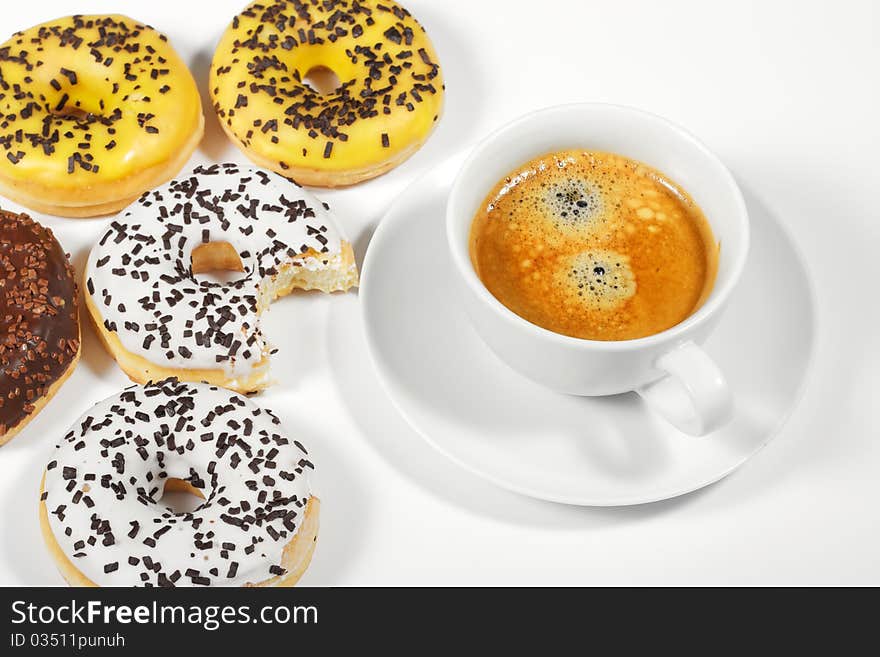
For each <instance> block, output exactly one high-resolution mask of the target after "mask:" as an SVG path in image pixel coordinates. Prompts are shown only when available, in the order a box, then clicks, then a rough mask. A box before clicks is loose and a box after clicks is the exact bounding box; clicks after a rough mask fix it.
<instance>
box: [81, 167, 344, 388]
mask: <svg viewBox="0 0 880 657" xmlns="http://www.w3.org/2000/svg"><path fill="white" fill-rule="evenodd" d="M213 269H227V270H233V271H237V272H238V275H237V276H235V279H234V280H231V281H218V280H212V279H210V278H206V277H204V276H202V275H201V274H203V273H204V272H205V271H209V270H213ZM84 278H85V288H86V295H85V299H86V306H87V307H88V308H89V311H90V313H91V315H92V318H93V319H94V321H95V325H96V326H97V328H98V332H99V334H100V335H101V337H102V339H103V341H104V344H105V345H106V347H107V348H108V350H109V351H110V353H111V354H112V355H113V356H114V357H115V358H116V360H117V362H118V363H119V365H120V366H121V367H122V369H123V370H124V371H125V372H126V373H127V374H128V375H129V376H130V377H131V378H132V379H133V380H134V381H137V382H138V383H145V382H147V381H155V380H158V379H162V378H166V377H171V376H175V377H177V378H179V379H181V380H184V381H205V382H208V383H212V384H215V385H220V386H224V387H227V388H230V389H232V390H236V391H238V392H253V391H256V390H261V389H263V388H265V387H266V386H267V385H269V383H270V378H269V353H270V351H271V347H270V345H269V344H268V342H267V341H266V339H265V338H264V336H263V334H262V332H261V330H260V322H259V316H260V313H261V312H262V311H263V310H264V309H265V308H266V307H267V306H268V305H269V303H271V302H272V301H273V300H274V299H276V298H278V297H280V296H283V295H285V294H288V293H290V292H291V291H292V290H294V289H305V290H311V289H318V290H322V291H324V292H333V291H338V290H347V289H349V288H351V287H353V286H355V285H357V282H358V273H357V268H356V266H355V261H354V253H353V251H352V248H351V245H350V244H349V243H348V242H346V241H345V240H344V238H343V237H342V235H341V234H340V231H339V229H338V227H337V225H336V222H335V220H334V218H333V216H332V215H331V214H330V212H329V209H328V206H327V205H326V204H323V203H321V202H320V201H318V200H317V199H316V198H315V197H314V196H312V195H311V194H310V193H309V192H307V191H305V190H304V189H302V188H300V187H298V186H297V185H296V184H294V183H292V182H291V181H289V180H287V179H286V178H283V177H281V176H279V175H277V174H275V173H272V172H268V171H263V170H260V169H255V168H250V167H239V166H238V165H235V164H222V165H213V166H209V167H197V168H196V169H194V170H193V171H192V172H191V173H190V174H188V175H183V176H181V177H178V178H177V179H175V180H172V181H171V182H170V183H168V184H166V185H163V186H162V187H159V188H158V189H155V190H153V191H151V192H147V193H146V194H144V195H143V196H142V197H141V198H140V199H138V200H137V201H136V202H135V203H133V204H132V205H131V206H130V207H129V208H128V209H127V210H126V211H125V212H123V213H122V214H121V215H119V216H118V217H117V218H116V219H115V220H114V221H112V222H111V223H110V227H109V229H108V230H107V232H106V233H105V234H104V235H103V237H102V238H101V239H100V241H99V242H98V243H97V244H96V245H95V246H94V247H93V249H92V251H91V253H90V255H89V259H88V263H87V266H86V271H85V274H84Z"/></svg>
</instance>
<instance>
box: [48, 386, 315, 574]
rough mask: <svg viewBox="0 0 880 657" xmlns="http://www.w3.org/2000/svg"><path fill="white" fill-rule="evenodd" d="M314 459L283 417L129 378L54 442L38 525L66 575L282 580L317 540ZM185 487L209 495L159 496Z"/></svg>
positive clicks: (209, 393)
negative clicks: (188, 507) (180, 506)
mask: <svg viewBox="0 0 880 657" xmlns="http://www.w3.org/2000/svg"><path fill="white" fill-rule="evenodd" d="M313 469H314V466H313V464H312V462H311V461H310V460H309V456H308V453H307V452H306V449H305V447H303V445H302V444H300V443H299V442H298V441H296V440H293V439H291V438H289V437H288V436H287V435H286V434H285V433H284V431H283V429H282V428H281V426H280V421H279V420H278V418H277V417H276V416H275V415H274V414H272V412H271V411H269V410H267V409H264V408H260V407H259V406H257V405H256V404H254V403H253V402H252V401H250V400H248V399H246V398H245V397H243V396H241V395H239V394H236V393H234V392H231V391H229V390H224V389H222V388H217V387H216V386H209V385H207V384H201V383H200V384H193V383H182V382H179V381H177V380H176V379H167V380H164V381H160V382H157V383H151V384H148V385H146V386H139V385H136V386H132V387H129V388H127V389H126V390H124V391H123V392H121V393H119V394H117V395H114V396H113V397H110V398H108V399H106V400H104V401H103V402H100V403H99V404H96V405H95V406H94V407H93V408H92V409H91V410H89V411H88V412H87V413H85V414H84V415H83V416H82V417H80V418H79V420H77V422H76V424H75V425H74V426H73V427H72V428H71V430H70V431H69V432H68V433H67V435H65V436H64V438H63V439H62V440H61V442H60V443H58V445H57V446H56V448H55V452H54V454H53V455H52V460H51V461H50V462H49V464H48V465H47V466H46V471H45V474H44V477H43V487H42V491H41V496H40V525H41V527H42V530H43V537H44V539H45V541H46V544H47V546H48V548H49V550H50V552H51V554H52V556H53V558H54V560H55V562H56V564H57V565H58V567H59V569H60V570H61V572H62V575H63V576H64V577H65V579H66V580H67V581H68V583H70V584H71V585H75V586H162V587H174V586H252V585H256V586H291V585H293V584H294V583H295V582H296V580H298V579H299V577H300V576H301V575H302V573H303V572H304V571H305V569H306V568H307V567H308V564H309V561H310V560H311V556H312V552H313V550H314V545H315V541H316V540H317V531H318V512H319V503H318V500H317V498H316V497H313V496H312V495H311V494H310V484H309V474H310V472H311V471H312V470H313ZM180 489H185V490H188V491H189V492H191V493H193V494H195V495H198V496H200V497H202V498H204V501H203V502H202V503H201V504H200V505H199V506H198V507H197V508H196V509H194V510H193V511H191V512H175V511H174V510H173V509H171V508H170V507H167V506H166V505H164V504H163V503H162V496H163V493H164V492H165V491H167V490H180Z"/></svg>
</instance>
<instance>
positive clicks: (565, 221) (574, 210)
mask: <svg viewBox="0 0 880 657" xmlns="http://www.w3.org/2000/svg"><path fill="white" fill-rule="evenodd" d="M545 190H546V191H545V193H544V205H545V208H546V210H547V212H548V213H549V215H550V217H551V218H552V219H553V221H554V222H555V223H557V224H561V225H567V226H572V225H579V224H586V223H587V222H592V221H596V220H598V219H599V218H600V217H601V216H602V196H601V193H600V191H599V189H598V188H597V187H595V186H594V185H593V184H591V183H590V182H589V181H587V180H584V179H583V178H582V177H576V176H566V177H565V178H562V179H561V180H558V181H554V182H552V183H550V184H548V185H547V186H546V188H545Z"/></svg>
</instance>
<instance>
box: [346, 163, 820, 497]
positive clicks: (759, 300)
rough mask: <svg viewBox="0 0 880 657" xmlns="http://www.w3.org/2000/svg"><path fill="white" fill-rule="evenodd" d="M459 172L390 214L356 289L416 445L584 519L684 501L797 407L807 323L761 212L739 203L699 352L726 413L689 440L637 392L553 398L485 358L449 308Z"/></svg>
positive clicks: (801, 276)
mask: <svg viewBox="0 0 880 657" xmlns="http://www.w3.org/2000/svg"><path fill="white" fill-rule="evenodd" d="M460 161H461V158H454V159H453V160H450V161H448V162H446V163H445V164H443V165H442V166H440V167H438V168H437V169H435V170H434V171H433V172H431V173H429V174H428V175H427V176H425V177H424V178H422V179H421V180H419V181H417V182H416V183H414V184H413V185H412V186H411V187H410V188H409V189H407V190H406V191H405V192H404V193H403V194H402V195H401V196H400V197H399V198H398V199H397V200H396V201H395V203H394V205H393V206H392V207H391V209H390V211H389V212H388V214H387V215H386V216H385V217H384V219H383V220H382V221H381V222H380V224H379V227H378V228H377V230H376V233H375V234H374V235H373V238H372V240H371V242H370V245H369V248H368V250H367V255H366V258H365V261H364V266H363V275H362V278H361V286H360V300H361V309H362V315H363V320H364V327H365V333H366V336H367V343H368V345H369V350H370V353H371V355H372V358H373V362H374V364H375V366H376V369H377V370H378V373H379V378H380V379H381V380H382V381H383V383H384V385H385V388H386V389H387V392H388V394H389V396H390V397H391V399H392V400H393V402H394V404H395V405H396V407H397V408H398V409H399V411H400V412H401V414H402V415H403V416H404V417H405V418H406V420H407V421H408V422H409V424H410V425H412V427H413V428H414V429H415V430H416V431H417V432H418V433H420V434H421V435H422V436H423V437H424V438H425V440H427V441H428V442H429V443H430V444H431V445H433V446H434V447H435V448H436V449H438V450H439V451H440V452H442V453H443V454H445V455H446V456H448V457H449V458H450V459H452V460H453V461H455V462H456V463H458V464H459V465H461V466H462V467H464V468H467V469H468V470H471V471H472V472H474V473H476V474H478V475H480V476H482V477H485V478H486V479H488V480H490V481H492V482H494V483H496V484H498V485H499V486H503V487H505V488H508V489H511V490H514V491H517V492H520V493H523V494H525V495H529V496H532V497H537V498H542V499H546V500H552V501H557V502H565V503H570V504H581V505H589V506H614V505H625V504H640V503H644V502H652V501H656V500H661V499H665V498H669V497H674V496H676V495H682V494H684V493H687V492H690V491H693V490H696V489H698V488H701V487H703V486H706V485H708V484H710V483H712V482H715V481H717V480H719V479H721V478H722V477H724V476H725V475H727V474H729V473H730V472H732V471H733V470H735V469H736V468H737V467H739V466H740V465H742V464H743V463H744V462H745V461H746V460H748V459H749V458H750V457H752V456H754V455H755V454H756V453H757V452H758V451H759V450H760V449H761V447H763V446H764V445H765V444H767V442H768V441H769V440H770V438H772V437H773V435H774V434H775V433H776V431H777V430H778V429H779V428H780V427H781V426H782V424H783V423H784V421H785V420H786V419H787V417H788V416H789V414H790V413H791V411H792V410H793V408H794V406H795V405H796V403H797V401H798V400H799V398H800V392H801V389H802V387H803V383H804V381H805V379H806V376H807V373H808V370H809V365H810V362H811V360H812V354H813V345H814V340H815V333H816V330H815V325H816V322H815V304H814V301H813V294H812V288H811V285H810V281H809V278H808V276H807V274H806V270H805V268H804V265H803V263H802V261H801V259H800V257H799V255H798V253H797V251H796V249H795V247H794V246H793V244H792V242H791V241H790V239H789V237H788V235H787V234H786V232H785V230H784V229H783V228H782V227H781V226H780V225H779V223H778V222H776V221H775V220H774V219H773V217H772V216H770V214H769V213H768V212H766V210H764V209H763V208H762V207H760V206H759V205H758V204H756V203H750V204H749V211H750V217H751V221H752V231H753V237H752V251H751V254H750V256H749V263H748V265H747V268H746V272H745V274H744V276H743V279H742V281H741V282H740V285H739V287H738V289H737V290H736V292H735V293H734V296H733V298H732V299H731V302H730V306H729V308H728V310H727V312H726V315H725V316H724V317H723V318H722V320H721V322H720V325H719V327H718V328H717V330H716V331H715V333H713V335H712V336H711V338H710V339H709V341H708V342H707V343H706V348H707V350H708V352H709V353H710V354H711V355H712V357H713V358H714V359H715V360H716V362H717V363H718V364H719V365H720V366H721V368H722V370H723V371H724V372H725V373H726V375H727V377H728V381H729V383H730V385H731V387H732V389H733V391H734V395H735V398H736V405H737V410H736V414H735V417H734V419H733V421H732V422H731V423H730V424H729V425H727V426H726V427H725V428H723V429H722V430H720V431H718V432H716V433H715V434H712V435H711V436H708V437H705V438H692V437H689V436H686V435H684V434H681V433H679V432H678V431H676V430H675V429H673V428H671V427H670V426H669V425H667V424H665V423H664V422H663V421H662V420H660V419H657V418H656V417H654V416H653V415H652V414H650V413H649V412H648V410H647V409H646V408H645V407H644V405H643V404H642V402H641V401H640V399H639V398H638V397H637V396H636V395H635V394H627V395H617V396H614V397H604V398H585V397H573V396H567V395H561V394H557V393H554V392H551V391H549V390H546V389H545V388H542V387H540V386H539V385H537V384H535V383H532V382H531V381H529V380H527V379H525V378H523V377H521V376H520V375H519V374H517V373H516V372H514V371H513V370H512V369H510V368H509V367H508V366H507V365H506V364H504V363H503V362H502V361H500V360H499V359H498V358H497V357H496V356H495V355H494V354H493V353H492V352H491V351H489V349H488V348H486V347H485V346H484V344H483V343H482V341H481V340H480V338H479V337H478V336H477V334H476V333H475V331H474V330H473V329H472V328H471V326H470V324H469V323H468V320H467V318H466V317H465V316H464V313H463V311H462V309H461V308H460V306H459V304H458V302H457V299H456V297H455V295H454V290H453V289H452V285H451V280H450V279H451V275H450V267H451V265H450V263H449V259H448V256H447V251H446V239H445V228H444V211H445V207H446V197H447V194H448V191H449V187H450V184H451V182H452V179H453V177H454V175H455V173H456V171H457V169H458V165H459V163H460ZM747 199H748V197H747Z"/></svg>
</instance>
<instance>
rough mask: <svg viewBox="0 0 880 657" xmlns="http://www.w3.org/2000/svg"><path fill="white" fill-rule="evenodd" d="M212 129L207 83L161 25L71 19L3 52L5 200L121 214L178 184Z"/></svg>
mask: <svg viewBox="0 0 880 657" xmlns="http://www.w3.org/2000/svg"><path fill="white" fill-rule="evenodd" d="M203 129H204V119H203V116H202V108H201V101H200V99H199V93H198V89H197V87H196V83H195V81H194V80H193V78H192V75H191V74H190V72H189V70H188V69H187V67H186V65H185V64H184V63H183V61H182V60H181V59H180V57H179V56H178V55H177V53H175V52H174V49H173V48H172V47H171V46H170V45H169V44H168V40H167V38H166V37H165V36H164V35H162V34H160V33H159V32H156V31H155V30H154V29H153V28H151V27H149V26H146V25H144V24H142V23H139V22H138V21H136V20H133V19H131V18H127V17H125V16H115V15H114V16H70V17H66V18H59V19H57V20H53V21H49V22H47V23H43V24H41V25H37V26H35V27H32V28H30V29H27V30H24V31H23V32H18V33H16V34H15V35H14V36H13V37H12V38H11V39H10V40H9V41H7V42H6V43H4V44H3V45H2V46H0V146H2V148H0V194H2V195H4V196H6V197H8V198H11V199H13V200H14V201H16V202H18V203H21V204H22V205H25V206H27V207H29V208H32V209H34V210H37V211H39V212H47V213H50V214H57V215H62V216H68V217H90V216H95V215H100V214H108V213H111V212H116V211H118V210H120V209H122V208H124V207H126V206H127V205H128V204H129V203H131V202H132V201H133V200H134V199H135V198H137V197H138V196H140V195H141V194H142V193H143V192H144V191H146V190H147V189H150V188H152V187H155V186H156V185H159V184H161V183H163V182H165V181H166V180H168V179H170V178H171V177H173V176H174V174H175V173H177V171H179V170H180V168H181V167H182V166H183V164H184V163H185V162H186V160H187V159H188V158H189V156H190V154H191V153H192V152H193V150H195V148H196V146H197V145H198V143H199V140H200V139H201V136H202V132H203Z"/></svg>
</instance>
